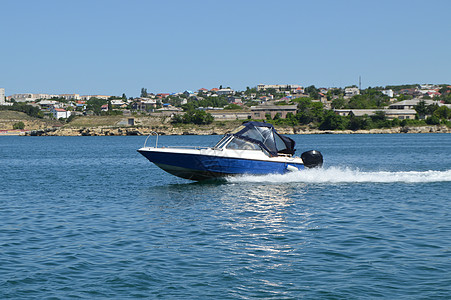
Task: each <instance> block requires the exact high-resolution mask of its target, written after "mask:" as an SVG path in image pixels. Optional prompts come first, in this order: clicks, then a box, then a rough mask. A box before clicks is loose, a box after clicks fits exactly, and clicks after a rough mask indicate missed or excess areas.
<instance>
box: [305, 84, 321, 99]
mask: <svg viewBox="0 0 451 300" xmlns="http://www.w3.org/2000/svg"><path fill="white" fill-rule="evenodd" d="M305 92H306V93H307V94H309V96H310V97H311V98H312V99H319V90H318V89H317V88H316V87H315V86H314V85H311V86H308V87H306V88H305Z"/></svg>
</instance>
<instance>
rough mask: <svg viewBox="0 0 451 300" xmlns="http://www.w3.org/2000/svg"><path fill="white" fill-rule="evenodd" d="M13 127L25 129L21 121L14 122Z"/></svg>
mask: <svg viewBox="0 0 451 300" xmlns="http://www.w3.org/2000/svg"><path fill="white" fill-rule="evenodd" d="M13 129H25V124H24V123H23V122H17V123H14V125H13Z"/></svg>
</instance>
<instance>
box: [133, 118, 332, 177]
mask: <svg viewBox="0 0 451 300" xmlns="http://www.w3.org/2000/svg"><path fill="white" fill-rule="evenodd" d="M151 135H152V134H151ZM151 135H149V136H148V137H147V139H146V141H145V142H144V146H143V147H142V148H140V149H138V152H139V153H141V154H142V155H143V156H144V157H146V158H147V159H148V160H149V161H151V162H152V163H154V164H155V165H157V166H158V167H160V168H161V169H163V170H164V171H166V172H168V173H170V174H172V175H175V176H178V177H182V178H186V179H190V180H195V181H201V180H206V179H213V178H218V177H227V176H233V175H243V174H249V175H266V174H285V173H287V172H292V171H299V170H303V169H304V168H315V167H321V166H322V164H323V157H322V154H321V153H320V152H319V151H316V150H310V151H306V152H304V153H302V155H301V157H297V156H295V155H294V153H295V151H296V150H295V149H294V147H295V142H294V140H293V139H291V138H289V137H287V136H284V135H282V134H279V133H278V132H277V131H276V129H275V128H274V126H273V125H272V124H269V123H263V122H254V121H251V122H246V123H243V124H242V125H241V126H240V127H238V128H236V129H235V130H233V131H232V132H230V133H227V134H225V135H224V136H223V137H222V138H221V139H220V140H219V142H218V143H217V144H216V145H215V146H214V147H172V146H171V147H158V135H156V142H155V147H148V146H147V145H146V144H147V140H148V139H149V137H150V136H151Z"/></svg>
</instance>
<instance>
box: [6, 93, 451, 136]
mask: <svg viewBox="0 0 451 300" xmlns="http://www.w3.org/2000/svg"><path fill="white" fill-rule="evenodd" d="M26 107H28V108H26ZM0 108H1V110H17V111H23V112H26V113H27V114H29V115H32V116H34V117H38V118H47V119H54V120H60V121H61V122H63V123H65V124H66V123H70V122H71V121H72V120H73V119H74V118H77V117H82V116H94V115H105V116H108V115H123V116H153V117H162V116H163V117H165V118H171V122H172V124H178V123H193V124H208V123H212V122H213V121H227V120H248V119H252V120H265V121H268V122H272V123H275V124H285V125H292V126H295V125H306V124H311V126H313V127H315V126H316V127H317V128H319V129H327V130H335V129H339V130H340V129H353V130H354V129H365V128H381V127H393V126H404V125H406V124H419V125H421V124H428V125H439V124H442V125H446V126H448V127H451V124H450V119H451V85H448V84H409V85H397V86H386V87H369V88H366V89H360V88H359V87H357V86H355V85H354V86H349V87H345V88H336V87H333V88H317V87H315V86H314V85H312V86H308V87H303V86H301V85H297V84H272V85H268V84H259V85H257V86H256V87H252V88H250V87H247V88H246V90H244V91H236V90H233V89H232V88H230V87H223V86H219V87H217V88H211V89H206V88H200V89H198V90H196V91H190V90H186V91H184V92H179V93H153V92H148V91H147V88H142V89H141V92H140V97H135V98H133V97H130V98H128V97H127V96H126V95H125V94H122V95H117V96H113V95H80V94H43V93H38V94H35V93H21V94H13V95H9V96H5V88H0ZM16 127H18V128H20V127H21V126H16ZM0 129H1V128H0ZM22 129H23V128H22Z"/></svg>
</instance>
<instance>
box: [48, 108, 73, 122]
mask: <svg viewBox="0 0 451 300" xmlns="http://www.w3.org/2000/svg"><path fill="white" fill-rule="evenodd" d="M50 112H51V113H52V114H53V117H54V118H55V119H57V120H58V119H59V118H65V119H67V118H69V117H70V111H67V110H65V109H62V108H52V110H51V111H50Z"/></svg>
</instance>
